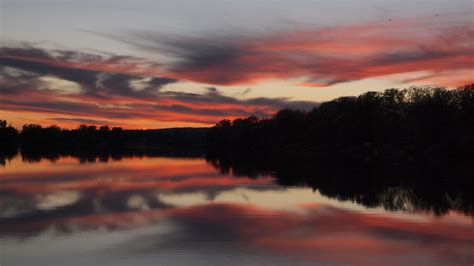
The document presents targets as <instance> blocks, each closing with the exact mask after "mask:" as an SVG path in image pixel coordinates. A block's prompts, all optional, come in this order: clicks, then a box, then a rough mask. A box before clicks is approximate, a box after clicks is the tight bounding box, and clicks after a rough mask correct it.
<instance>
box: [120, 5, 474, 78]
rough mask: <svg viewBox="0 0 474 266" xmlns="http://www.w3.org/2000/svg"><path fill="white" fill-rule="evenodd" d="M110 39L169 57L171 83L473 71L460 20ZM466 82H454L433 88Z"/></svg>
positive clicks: (473, 56)
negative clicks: (255, 32) (237, 33)
mask: <svg viewBox="0 0 474 266" xmlns="http://www.w3.org/2000/svg"><path fill="white" fill-rule="evenodd" d="M111 38H114V39H116V40H119V41H122V42H126V43H128V44H130V45H133V46H134V47H136V48H137V49H144V50H147V51H149V52H153V53H158V54H163V55H166V56H168V57H169V58H170V59H171V60H172V63H171V64H169V65H168V66H167V67H166V69H167V71H168V72H169V73H171V75H173V77H175V78H178V79H184V80H192V81H195V82H202V83H207V84H214V85H242V84H253V83H257V82H261V81H263V80H267V79H304V80H305V81H304V82H302V83H301V84H303V85H307V86H330V85H334V84H338V83H342V82H350V81H356V80H362V79H367V78H374V77H384V76H388V75H393V74H400V73H410V72H419V71H425V72H430V73H432V74H433V75H438V74H442V73H444V72H445V71H453V70H459V71H464V70H466V69H470V70H472V64H473V61H474V47H473V45H472V41H471V40H472V39H473V38H474V27H473V25H472V23H471V22H470V19H469V17H467V16H466V14H449V15H445V16H442V18H440V17H421V18H407V19H404V20H399V21H386V22H374V23H367V24H362V25H339V26H333V27H328V28H321V27H313V28H307V27H306V28H302V29H298V28H297V29H294V30H293V31H287V32H279V33H274V32H273V33H272V32H270V33H265V34H261V35H259V36H251V35H249V36H239V35H227V36H223V35H215V34H214V35H212V34H209V35H204V36H169V35H164V34H158V33H149V32H147V33H143V32H132V33H127V34H124V35H113V36H112V37H111ZM465 80H466V78H463V79H461V80H460V79H459V77H458V76H456V75H453V77H452V79H450V80H445V81H444V82H441V84H438V85H447V86H458V85H462V84H461V82H465ZM427 81H428V80H427ZM438 82H439V81H438Z"/></svg>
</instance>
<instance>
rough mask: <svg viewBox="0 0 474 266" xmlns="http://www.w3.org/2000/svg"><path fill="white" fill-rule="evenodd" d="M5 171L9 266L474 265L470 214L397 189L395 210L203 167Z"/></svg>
mask: <svg viewBox="0 0 474 266" xmlns="http://www.w3.org/2000/svg"><path fill="white" fill-rule="evenodd" d="M4 163H5V164H4V165H3V166H0V246H1V251H0V252H1V253H0V264H1V265H2V266H10V265H354V264H355V265H381V264H384V265H447V264H449V265H472V263H473V262H474V222H473V218H472V215H470V213H469V212H468V213H466V212H460V211H459V210H457V209H455V208H454V209H450V208H448V209H446V211H445V212H444V213H443V214H441V215H440V214H439V213H436V212H433V211H430V210H429V209H425V210H420V209H419V208H416V205H413V204H414V202H413V200H411V201H410V200H409V199H411V198H413V197H408V196H409V195H410V194H409V192H407V191H405V190H403V191H399V190H397V188H391V190H390V191H391V192H390V193H391V194H390V195H392V194H393V195H395V196H393V195H392V196H391V197H390V200H389V201H390V202H392V201H396V202H395V203H396V204H395V205H396V206H399V207H398V208H387V206H392V205H390V204H388V205H387V204H383V205H381V206H370V207H367V206H364V205H362V204H359V203H356V202H360V201H359V200H356V199H355V198H352V199H347V198H344V199H342V198H341V197H337V196H332V197H330V196H328V195H329V193H324V192H321V191H320V190H318V189H314V188H310V187H305V186H304V185H300V186H281V185H280V184H279V183H278V182H277V181H276V180H275V179H274V178H273V175H271V174H267V175H259V176H258V177H255V176H253V177H248V176H245V175H241V174H239V175H238V176H236V175H234V174H233V172H232V169H231V170H230V171H229V172H227V171H222V169H218V168H216V166H215V164H214V165H213V164H211V163H209V162H206V160H205V159H203V158H179V157H145V156H138V157H137V156H135V157H134V156H126V157H120V158H111V157H108V156H105V157H104V156H103V157H88V158H75V157H59V158H54V160H47V159H41V158H35V159H34V160H32V159H28V158H22V157H21V156H16V157H14V158H11V159H9V160H6V161H5V162H4ZM341 186H343V184H342V185H341ZM407 193H408V194H407ZM384 195H385V194H384ZM407 195H408V196H407ZM454 201H455V200H453V202H454ZM385 203H387V202H385ZM366 205H367V204H366ZM465 205H466V204H464V205H463V206H465ZM453 206H455V204H453ZM471 206H472V205H471Z"/></svg>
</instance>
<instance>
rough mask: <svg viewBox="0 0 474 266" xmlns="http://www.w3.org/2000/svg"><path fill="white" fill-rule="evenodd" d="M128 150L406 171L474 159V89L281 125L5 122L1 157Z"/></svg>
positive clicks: (374, 96) (284, 120)
mask: <svg viewBox="0 0 474 266" xmlns="http://www.w3.org/2000/svg"><path fill="white" fill-rule="evenodd" d="M17 145H19V146H21V147H22V149H39V150H41V149H60V150H61V149H63V150H67V149H77V150H86V149H96V150H97V149H102V150H107V149H120V148H124V147H156V146H161V147H162V146H166V147H184V148H186V147H195V146H201V147H203V146H205V147H207V149H208V151H209V153H210V154H215V155H223V154H234V155H235V154H244V155H249V154H251V155H252V156H257V157H260V158H270V157H280V158H289V157H295V158H301V157H304V158H306V159H308V158H309V159H337V160H339V161H353V162H355V163H371V162H380V161H384V162H390V163H401V162H403V161H411V160H412V161H413V160H417V159H419V158H425V159H426V158H428V159H429V160H431V161H433V162H434V161H436V160H440V161H445V159H446V157H449V158H459V159H463V158H464V159H465V158H473V157H474V155H473V152H474V85H468V86H464V87H462V88H459V89H455V90H447V89H444V88H437V87H413V88H410V89H403V90H398V89H389V90H385V91H383V92H367V93H364V94H362V95H360V96H358V97H341V98H338V99H335V100H332V101H329V102H324V103H322V104H320V105H319V106H316V107H314V108H313V109H312V110H310V111H303V110H294V109H283V110H280V111H279V112H277V113H276V114H275V115H274V116H273V117H271V118H266V119H259V118H257V117H255V116H250V117H247V118H238V119H235V120H233V121H230V120H222V121H220V122H219V123H217V124H216V125H215V126H214V127H212V128H176V129H159V130H124V129H122V128H118V127H114V128H109V127H108V126H101V127H96V126H87V125H81V126H79V127H78V128H77V129H72V130H68V129H61V128H59V127H58V126H54V125H52V126H49V127H42V126H40V125H34V124H28V125H24V126H23V128H22V130H21V131H18V130H17V129H15V128H13V127H12V126H8V124H7V121H4V120H0V149H7V148H11V147H14V146H17Z"/></svg>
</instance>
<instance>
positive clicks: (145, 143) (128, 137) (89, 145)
mask: <svg viewBox="0 0 474 266" xmlns="http://www.w3.org/2000/svg"><path fill="white" fill-rule="evenodd" d="M206 130H207V129H206V128H169V129H156V130H124V129H122V128H120V127H113V128H110V127H109V126H106V125H105V126H100V127H97V126H92V125H80V126H79V127H78V128H77V129H64V128H60V127H58V126H56V125H51V126H48V127H42V126H41V125H37V124H27V125H24V126H23V128H22V129H21V131H19V130H17V129H16V128H14V127H12V126H11V125H8V123H7V121H5V120H0V148H1V149H2V150H8V149H14V148H17V147H18V146H21V149H22V151H24V150H40V151H51V150H60V151H71V150H82V151H87V150H120V149H122V148H127V147H196V146H202V145H203V143H204V138H205V134H206Z"/></svg>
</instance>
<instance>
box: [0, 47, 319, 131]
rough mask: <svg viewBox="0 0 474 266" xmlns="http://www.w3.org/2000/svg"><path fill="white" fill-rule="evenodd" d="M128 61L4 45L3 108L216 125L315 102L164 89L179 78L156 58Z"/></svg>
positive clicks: (73, 121)
mask: <svg viewBox="0 0 474 266" xmlns="http://www.w3.org/2000/svg"><path fill="white" fill-rule="evenodd" d="M122 60H123V57H120V56H115V57H114V56H112V57H109V58H106V57H103V56H95V55H89V54H84V53H76V52H73V51H47V50H41V49H38V48H31V47H24V48H2V50H1V51H0V65H1V66H2V67H1V68H0V77H1V81H0V83H1V84H0V85H1V89H0V94H1V95H2V99H0V103H1V104H2V109H3V110H5V111H13V112H23V113H25V112H29V113H33V114H44V115H51V114H54V116H55V117H56V116H57V114H61V115H68V116H71V117H62V118H61V120H57V119H55V117H49V118H48V119H47V120H46V121H44V123H45V124H47V123H50V122H51V120H54V121H56V122H61V123H62V124H67V125H77V124H78V123H80V122H84V121H90V122H94V123H93V124H97V123H98V122H107V121H109V122H111V123H113V124H119V125H125V126H127V127H130V125H131V124H132V126H131V127H134V126H133V123H134V121H137V120H143V121H148V122H147V123H151V124H152V123H153V122H154V121H155V122H157V123H158V124H159V123H160V122H162V123H163V122H164V123H168V124H172V123H173V122H182V123H194V124H195V125H201V126H202V125H212V124H214V123H215V122H217V121H219V120H220V119H222V118H234V117H240V116H249V115H258V116H268V115H271V114H272V113H273V112H275V111H276V110H278V109H280V108H283V107H295V108H305V109H308V108H311V107H312V106H314V105H315V103H314V102H305V101H291V100H290V98H264V97H262V98H250V99H238V98H235V97H231V96H226V95H224V94H222V93H221V91H219V90H218V89H216V88H207V89H205V90H204V92H203V93H199V94H198V93H188V92H177V91H169V90H163V88H164V87H165V86H167V85H169V84H172V83H177V82H179V80H177V79H175V78H170V77H167V76H162V75H159V74H157V73H158V72H156V71H155V70H153V69H149V68H147V67H145V66H149V65H151V63H145V65H134V66H131V65H133V64H132V63H130V64H129V65H130V68H129V69H125V68H121V67H120V65H121V64H127V62H128V61H125V62H123V61H122ZM130 60H131V61H139V60H138V59H130ZM140 69H142V70H140ZM141 123H143V122H141ZM141 126H143V124H141V125H140V124H135V127H141ZM144 127H159V125H158V126H157V125H150V126H144Z"/></svg>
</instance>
